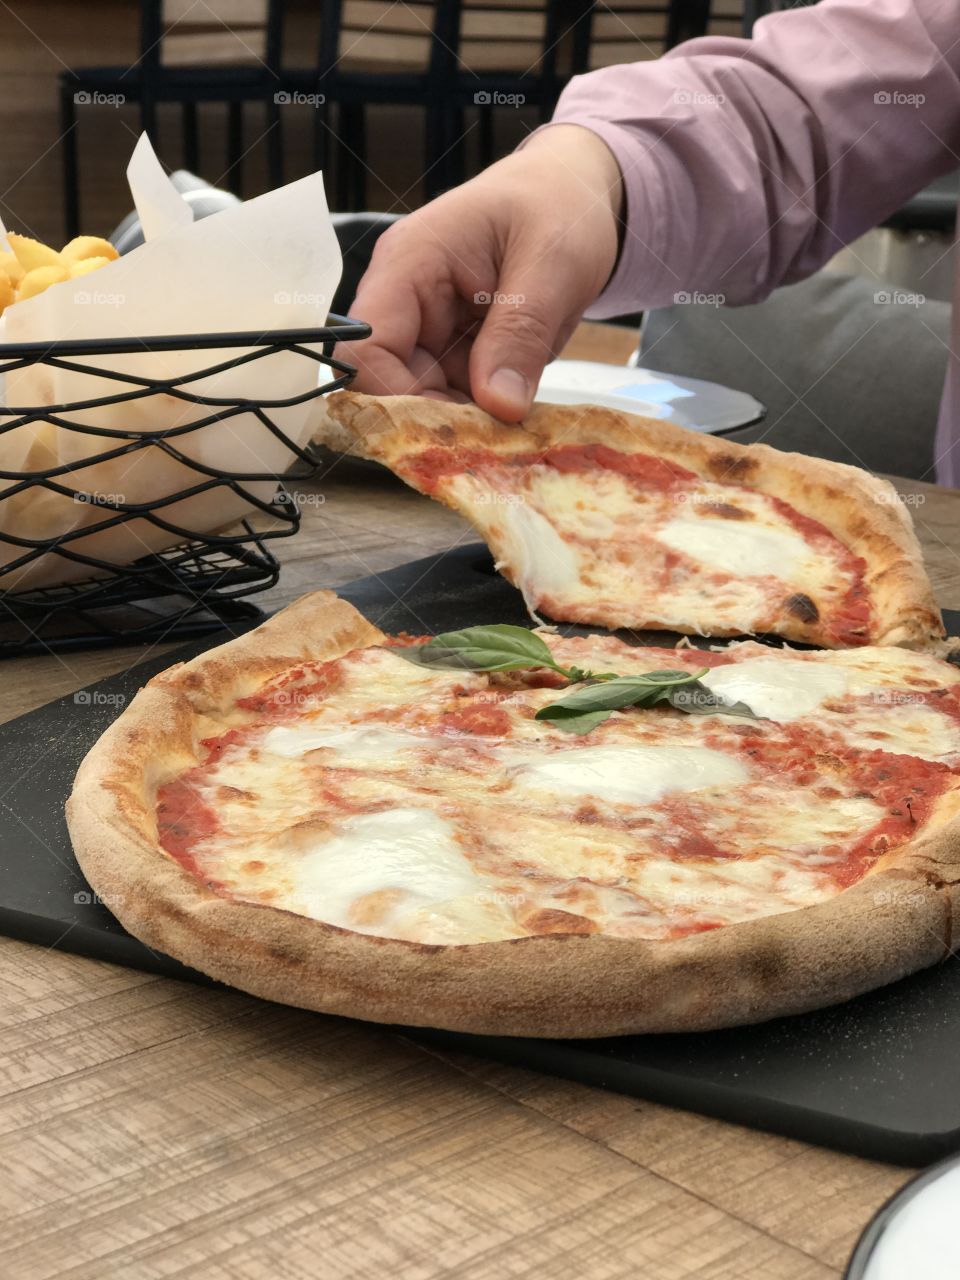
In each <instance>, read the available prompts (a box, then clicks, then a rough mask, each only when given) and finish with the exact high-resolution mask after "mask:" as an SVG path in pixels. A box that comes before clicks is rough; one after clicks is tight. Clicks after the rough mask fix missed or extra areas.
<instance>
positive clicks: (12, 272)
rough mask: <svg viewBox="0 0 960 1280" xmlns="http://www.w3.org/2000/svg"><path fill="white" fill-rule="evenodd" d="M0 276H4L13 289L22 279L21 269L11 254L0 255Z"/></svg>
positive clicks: (14, 256)
mask: <svg viewBox="0 0 960 1280" xmlns="http://www.w3.org/2000/svg"><path fill="white" fill-rule="evenodd" d="M0 275H5V276H6V277H7V279H8V280H9V281H10V283H11V284H12V285H13V287H14V288H16V287H17V285H18V284H19V283H20V281H21V280H22V279H23V275H24V272H23V267H21V265H20V263H19V262H18V261H17V258H16V255H15V254H12V253H0Z"/></svg>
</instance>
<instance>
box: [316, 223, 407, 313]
mask: <svg viewBox="0 0 960 1280" xmlns="http://www.w3.org/2000/svg"><path fill="white" fill-rule="evenodd" d="M401 216H402V215H401V214H399V213H335V214H333V215H332V218H331V220H332V222H333V229H334V231H335V232H336V236H337V240H338V241H339V242H340V252H341V253H342V254H343V274H342V275H341V277H340V284H339V286H338V287H337V291H336V293H335V294H334V295H333V304H332V308H331V309H332V310H333V311H334V313H335V314H336V315H341V316H345V315H346V314H347V312H348V310H349V308H350V304H351V303H352V302H353V299H354V297H355V296H356V292H357V286H358V285H359V283H360V281H361V279H362V278H363V273H364V272H365V271H366V269H367V267H368V266H369V265H370V259H371V258H372V257H373V248H374V245H375V244H376V243H377V241H378V240H379V239H380V237H381V236H382V235H383V233H384V232H385V231H386V230H387V229H388V228H390V227H392V226H393V224H394V223H395V222H397V221H398V220H399V219H400V217H401Z"/></svg>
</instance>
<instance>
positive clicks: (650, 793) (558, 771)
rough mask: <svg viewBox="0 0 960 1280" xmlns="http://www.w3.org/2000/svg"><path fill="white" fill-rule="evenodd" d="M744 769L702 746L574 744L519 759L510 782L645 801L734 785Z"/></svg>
mask: <svg viewBox="0 0 960 1280" xmlns="http://www.w3.org/2000/svg"><path fill="white" fill-rule="evenodd" d="M748 776H749V775H748V772H747V770H746V768H745V767H744V766H743V764H741V763H740V761H739V760H735V759H734V758H733V757H732V756H728V755H724V753H723V752H721V751H711V750H710V749H709V748H708V747H579V748H576V749H573V750H569V751H554V752H551V753H550V754H548V755H546V756H545V757H544V758H542V759H541V760H538V761H535V762H534V763H532V764H527V765H521V766H520V769H519V771H518V772H517V774H516V775H515V785H519V786H521V787H523V786H532V787H536V788H537V789H538V790H546V791H555V792H557V793H558V794H561V795H577V796H583V795H589V796H597V797H599V798H600V799H601V800H609V801H612V802H613V803H614V804H650V803H652V802H653V801H654V800H659V799H660V797H661V796H664V795H667V794H668V793H669V792H673V791H701V790H703V789H704V788H706V787H717V786H727V787H736V786H739V785H740V784H741V783H743V782H745V781H746V780H747V778H748Z"/></svg>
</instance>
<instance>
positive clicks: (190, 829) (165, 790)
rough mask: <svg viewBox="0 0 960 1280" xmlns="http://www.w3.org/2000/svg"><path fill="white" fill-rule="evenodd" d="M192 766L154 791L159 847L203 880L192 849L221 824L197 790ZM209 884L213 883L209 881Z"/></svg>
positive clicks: (197, 771)
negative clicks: (181, 775)
mask: <svg viewBox="0 0 960 1280" xmlns="http://www.w3.org/2000/svg"><path fill="white" fill-rule="evenodd" d="M197 773H199V770H192V771H191V772H190V773H188V774H185V775H184V776H183V777H182V778H177V779H176V780H175V781H174V782H168V783H166V785H164V786H162V787H161V788H160V789H159V791H158V792H157V835H158V837H159V841H160V847H161V848H162V849H163V850H165V851H166V852H167V853H169V854H170V856H171V858H175V859H176V861H177V862H179V863H180V865H181V866H182V867H183V869H184V870H185V871H189V872H190V874H191V875H194V876H196V877H197V879H198V880H204V879H205V877H204V872H203V868H202V867H201V866H200V864H199V862H198V861H197V859H196V858H195V857H194V855H193V852H192V850H193V849H194V847H195V846H196V845H198V844H200V843H201V842H202V841H204V840H209V839H210V838H211V837H212V836H215V835H216V834H217V831H218V830H219V827H220V824H219V821H218V819H217V815H216V813H215V812H214V810H213V809H212V808H211V807H210V805H209V804H207V802H206V801H205V800H203V799H202V798H201V796H200V795H199V793H198V790H197V785H196V777H195V775H196V774H197ZM208 883H210V887H211V888H213V887H215V886H214V884H213V883H212V882H208Z"/></svg>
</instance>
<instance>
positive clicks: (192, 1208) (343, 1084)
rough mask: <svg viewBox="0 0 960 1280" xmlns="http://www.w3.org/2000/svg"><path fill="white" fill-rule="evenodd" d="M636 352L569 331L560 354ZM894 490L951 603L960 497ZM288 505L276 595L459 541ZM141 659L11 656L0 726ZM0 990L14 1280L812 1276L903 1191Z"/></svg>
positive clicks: (455, 526)
mask: <svg viewBox="0 0 960 1280" xmlns="http://www.w3.org/2000/svg"><path fill="white" fill-rule="evenodd" d="M633 341H634V337H633V335H632V334H630V333H628V332H626V331H618V330H611V329H606V330H598V329H597V328H596V327H586V326H585V327H584V328H583V329H582V331H581V332H580V333H579V334H578V336H577V338H576V339H575V342H574V345H573V348H572V350H571V352H570V354H575V355H578V356H583V355H585V354H591V355H593V356H594V358H596V357H597V356H598V355H601V354H602V355H605V356H607V357H608V358H610V359H616V360H622V359H623V358H624V357H625V355H626V354H627V353H628V351H629V350H630V348H631V346H632V343H633ZM903 488H904V491H905V492H909V493H910V494H913V495H914V497H915V499H916V500H917V503H918V505H916V506H914V508H913V509H914V511H915V514H916V517H917V525H918V529H919V532H920V537H921V540H922V542H923V544H924V549H925V552H926V554H927V557H928V564H929V567H930V571H931V574H932V576H933V580H934V583H935V585H936V587H937V590H938V593H939V596H940V600H941V603H942V604H943V605H945V606H948V607H953V608H960V556H958V551H960V493H957V492H953V491H946V490H941V489H935V488H934V487H933V486H930V485H915V484H909V485H904V486H903ZM304 494H305V496H306V499H307V501H306V505H305V506H304V527H303V529H302V531H301V533H300V535H299V536H298V537H297V538H295V539H292V540H291V541H290V542H288V543H279V544H274V545H276V546H278V547H279V554H280V555H281V557H282V559H283V561H284V576H283V580H282V582H281V583H280V585H279V586H278V587H277V588H275V589H274V590H273V591H272V592H271V593H269V594H268V595H267V596H265V597H263V599H264V603H266V604H268V605H271V606H277V605H280V604H282V603H284V602H286V601H287V600H289V599H291V598H293V597H295V596H296V595H298V594H300V593H301V592H302V591H304V590H306V589H308V588H310V587H315V586H336V585H337V584H339V583H342V582H345V581H347V580H348V579H351V578H356V577H359V576H362V575H364V574H367V573H375V572H379V571H382V570H384V569H387V568H390V567H391V566H393V565H395V564H398V563H400V562H402V561H404V560H409V559H411V558H413V557H417V556H423V555H428V554H431V553H434V552H442V551H443V550H445V549H446V548H448V547H450V546H451V545H453V544H455V543H457V542H458V541H460V540H462V539H464V538H469V537H471V533H470V531H469V529H468V528H467V526H466V525H465V524H464V522H463V521H462V520H460V519H459V518H458V517H457V516H455V515H453V514H452V513H451V512H448V511H446V510H445V509H444V508H441V507H439V506H436V505H434V504H433V503H430V502H427V501H425V500H424V499H423V498H421V497H419V496H418V495H416V494H414V493H413V492H411V491H410V490H408V489H406V488H405V487H404V486H403V485H402V484H400V483H399V482H398V481H395V480H394V479H393V478H392V477H390V476H389V475H387V474H385V473H382V472H380V471H376V470H373V469H372V468H369V467H366V466H363V465H356V464H346V463H344V464H341V465H338V466H337V467H336V468H335V469H334V470H333V471H331V472H330V473H329V474H327V475H324V476H322V477H321V478H320V480H319V481H318V482H317V484H315V485H311V486H310V487H309V488H307V489H305V490H304ZM311 495H313V497H312V498H311ZM319 499H322V501H320V500H319ZM144 656H146V655H145V652H144V651H143V650H130V649H123V650H113V651H109V652H106V653H94V654H84V655H70V656H68V657H42V658H31V659H25V660H23V661H16V662H7V663H5V664H4V665H3V666H2V668H0V672H2V683H0V719H6V718H9V717H11V716H14V715H16V714H18V713H20V712H22V711H25V710H27V709H28V708H30V707H33V706H37V705H40V704H41V703H43V702H47V701H49V700H50V699H52V698H53V697H55V696H57V695H59V694H62V693H64V692H68V691H70V690H71V689H75V688H77V687H79V686H80V685H83V684H86V683H89V682H90V681H92V680H94V679H96V678H98V677H99V676H102V675H106V674H107V673H109V672H113V671H117V670H120V669H122V668H125V667H127V666H130V665H132V664H133V663H135V662H137V661H140V660H142V659H143V657H144ZM0 802H2V787H0ZM0 993H2V994H0V1023H2V1025H3V1028H4V1031H3V1039H2V1049H0V1133H2V1136H0V1169H2V1171H3V1172H2V1174H0V1225H2V1230H0V1275H3V1276H9V1277H11V1280H46V1278H47V1277H50V1278H51V1280H52V1278H53V1277H63V1278H64V1280H66V1278H69V1280H103V1278H104V1277H109V1276H118V1277H119V1276H122V1277H123V1278H124V1280H129V1278H131V1277H133V1278H136V1280H161V1277H164V1278H165V1277H173V1276H176V1277H177V1278H178V1280H186V1278H187V1277H190V1278H191V1280H192V1278H194V1277H201V1276H202V1277H205V1278H207V1277H209V1278H210V1280H293V1278H296V1280H315V1278H316V1277H323V1278H326V1277H333V1278H335V1280H346V1278H347V1277H350V1278H353V1277H356V1278H357V1280H373V1278H374V1277H378V1278H379V1277H390V1278H391V1280H432V1278H433V1277H439V1276H444V1277H447V1276H449V1277H456V1278H457V1280H507V1278H508V1277H520V1276H530V1277H537V1280H545V1278H552V1277H555V1278H556V1280H568V1278H570V1277H585V1278H586V1280H620V1278H621V1277H622V1278H623V1280H628V1278H629V1280H687V1278H688V1277H697V1278H698V1280H826V1277H835V1276H838V1275H840V1273H841V1272H842V1270H843V1265H844V1262H845V1259H846V1257H847V1255H848V1253H849V1250H850V1248H851V1245H852V1243H853V1241H854V1239H855V1238H856V1236H857V1234H858V1233H859V1231H860V1229H861V1228H862V1226H863V1224H864V1223H865V1222H866V1220H867V1218H868V1217H869V1216H870V1215H871V1214H872V1213H873V1211H874V1210H875V1209H876V1208H877V1207H878V1205H879V1204H880V1203H881V1202H882V1201H883V1200H884V1199H885V1198H886V1197H887V1196H889V1195H890V1194H891V1193H892V1192H893V1191H895V1190H896V1189H897V1187H899V1186H900V1185H901V1183H903V1182H904V1181H905V1179H906V1178H907V1177H908V1176H909V1174H908V1171H905V1170H902V1169H895V1168H891V1167H889V1166H885V1165H881V1164H876V1163H872V1162H869V1161H865V1160H858V1159H853V1158H851V1157H849V1156H842V1155H837V1154H835V1153H833V1152H829V1151H824V1150H820V1149H819V1148H816V1147H811V1146H808V1145H806V1144H805V1143H802V1142H794V1141H790V1140H788V1139H786V1138H779V1137H775V1136H771V1135H769V1134H764V1133H757V1132H753V1131H751V1130H749V1129H741V1128H739V1127H737V1126H734V1125H730V1124H724V1123H721V1122H719V1121H716V1120H709V1119H705V1118H703V1117H701V1116H697V1115H693V1114H688V1113H686V1112H682V1111H673V1110H670V1109H668V1108H666V1107H662V1106H655V1105H653V1104H652V1103H647V1102H641V1101H637V1100H636V1099H633V1098H627V1097H621V1096H619V1095H617V1094H608V1093H603V1092H601V1091H599V1090H594V1089H589V1088H585V1087H584V1086H581V1085H577V1084H568V1083H565V1082H563V1081H559V1080H554V1079H551V1078H549V1077H545V1076H540V1075H537V1074H534V1073H531V1072H526V1071H521V1070H516V1069H513V1068H508V1067H501V1066H493V1065H490V1064H488V1063H485V1062H482V1061H479V1060H476V1059H473V1058H468V1057H464V1056H460V1055H455V1054H449V1053H437V1052H434V1051H430V1050H427V1049H424V1048H422V1047H420V1046H417V1045H414V1044H413V1043H412V1042H411V1041H409V1040H407V1039H406V1038H405V1037H404V1036H402V1035H398V1034H395V1033H393V1032H388V1031H385V1030H382V1029H381V1028H378V1027H374V1026H366V1025H364V1024H362V1023H353V1022H345V1021H341V1020H338V1019H336V1018H326V1017H321V1016H319V1015H314V1014H309V1013H303V1012H299V1011H296V1010H293V1009H286V1008H282V1007H279V1006H275V1005H270V1004H264V1003H262V1002H260V1001H258V1000H254V999H252V998H251V997H248V996H245V995H241V994H239V993H234V992H229V991H213V990H206V989H202V988H197V987H194V986H191V985H189V984H185V983H178V982H173V981H169V980H166V979H161V978H156V977H152V976H148V975H145V974H141V973H135V972H132V971H128V970H125V969H120V968H115V967H113V966H111V965H108V964H101V963H97V962H94V961H90V960H84V959H80V958H78V957H75V956H71V955H67V954H63V953H60V952H55V951H45V950H42V949H41V948H39V947H32V946H28V945H26V944H23V943H18V942H12V941H9V940H6V939H0Z"/></svg>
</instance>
